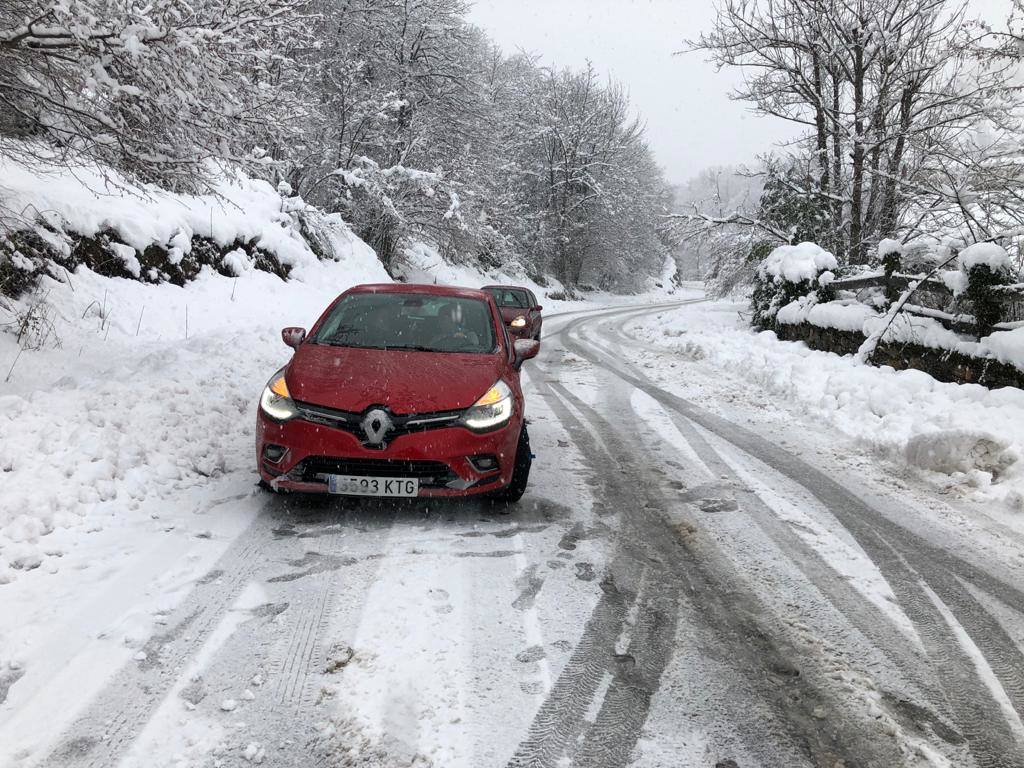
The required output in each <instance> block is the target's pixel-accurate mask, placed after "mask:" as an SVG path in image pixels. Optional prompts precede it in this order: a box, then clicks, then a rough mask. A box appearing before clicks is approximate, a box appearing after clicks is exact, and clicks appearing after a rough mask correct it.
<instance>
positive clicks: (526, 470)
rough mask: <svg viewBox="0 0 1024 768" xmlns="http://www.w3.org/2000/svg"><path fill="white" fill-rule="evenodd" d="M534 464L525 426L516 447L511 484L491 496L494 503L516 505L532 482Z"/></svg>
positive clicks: (524, 425) (528, 435)
mask: <svg viewBox="0 0 1024 768" xmlns="http://www.w3.org/2000/svg"><path fill="white" fill-rule="evenodd" d="M532 464H533V454H532V453H531V452H530V433H529V432H527V431H526V424H525V423H524V424H523V428H522V430H521V431H520V432H519V444H518V445H517V446H516V463H515V467H514V468H513V469H512V479H511V480H510V481H509V484H508V485H506V486H505V487H504V488H502V489H501V490H500V491H495V492H494V493H492V494H491V495H490V497H489V498H490V499H491V500H492V501H497V502H502V503H505V504H515V503H516V502H517V501H519V500H520V499H521V498H523V494H524V493H526V484H527V483H528V482H529V480H530V466H531V465H532Z"/></svg>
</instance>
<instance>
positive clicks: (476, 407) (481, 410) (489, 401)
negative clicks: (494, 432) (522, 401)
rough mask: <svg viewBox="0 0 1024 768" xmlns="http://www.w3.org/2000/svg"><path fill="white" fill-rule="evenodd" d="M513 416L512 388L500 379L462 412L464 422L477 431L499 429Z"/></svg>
mask: <svg viewBox="0 0 1024 768" xmlns="http://www.w3.org/2000/svg"><path fill="white" fill-rule="evenodd" d="M511 418H512V390H511V389H509V387H508V384H506V383H505V382H504V381H500V380H499V381H498V382H497V383H496V384H495V385H494V386H493V387H491V388H490V389H488V390H487V392H486V393H485V394H484V396H483V397H481V398H480V399H479V400H477V401H476V402H475V403H473V405H472V406H471V407H470V408H467V409H466V412H465V413H464V414H462V424H463V425H464V426H466V427H469V428H470V429H472V430H474V431H476V432H486V431H488V430H491V429H497V428H498V427H501V426H504V425H505V424H507V423H508V420H509V419H511Z"/></svg>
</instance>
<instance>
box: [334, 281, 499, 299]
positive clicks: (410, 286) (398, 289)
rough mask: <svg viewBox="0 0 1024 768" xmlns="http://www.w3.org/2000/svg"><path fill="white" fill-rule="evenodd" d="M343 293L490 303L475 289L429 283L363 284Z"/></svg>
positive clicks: (487, 296) (480, 291) (485, 295)
mask: <svg viewBox="0 0 1024 768" xmlns="http://www.w3.org/2000/svg"><path fill="white" fill-rule="evenodd" d="M345 293H414V294H421V295H424V296H449V297H452V298H460V299H477V300H480V301H491V300H492V299H491V295H490V294H489V293H484V291H483V290H477V289H475V288H462V287H460V286H457V285H431V284H429V283H365V284H363V285H355V286H352V287H351V288H349V289H348V290H347V291H345Z"/></svg>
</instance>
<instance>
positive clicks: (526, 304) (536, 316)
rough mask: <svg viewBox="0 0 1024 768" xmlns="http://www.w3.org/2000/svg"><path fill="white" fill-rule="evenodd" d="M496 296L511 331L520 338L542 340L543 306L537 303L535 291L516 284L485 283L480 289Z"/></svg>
mask: <svg viewBox="0 0 1024 768" xmlns="http://www.w3.org/2000/svg"><path fill="white" fill-rule="evenodd" d="M480 290H481V291H487V293H489V294H491V296H493V297H494V301H495V302H496V303H497V305H498V311H499V312H501V317H502V319H503V320H504V321H505V322H506V323H507V324H508V330H509V333H511V334H512V335H513V336H514V337H516V338H519V339H536V340H537V341H540V331H541V326H542V325H543V320H544V319H543V317H541V314H540V311H541V310H542V309H543V307H542V306H541V305H540V304H538V303H537V297H536V296H534V295H533V291H528V290H527V289H526V288H520V287H518V286H515V285H485V286H484V287H483V288H481V289H480Z"/></svg>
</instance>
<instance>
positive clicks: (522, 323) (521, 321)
mask: <svg viewBox="0 0 1024 768" xmlns="http://www.w3.org/2000/svg"><path fill="white" fill-rule="evenodd" d="M509 325H511V326H512V327H513V328H525V327H526V318H525V317H523V316H522V315H520V316H519V317H517V318H516V319H515V320H513V321H512V322H511V323H509Z"/></svg>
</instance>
